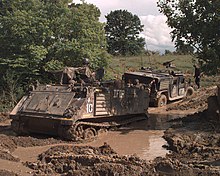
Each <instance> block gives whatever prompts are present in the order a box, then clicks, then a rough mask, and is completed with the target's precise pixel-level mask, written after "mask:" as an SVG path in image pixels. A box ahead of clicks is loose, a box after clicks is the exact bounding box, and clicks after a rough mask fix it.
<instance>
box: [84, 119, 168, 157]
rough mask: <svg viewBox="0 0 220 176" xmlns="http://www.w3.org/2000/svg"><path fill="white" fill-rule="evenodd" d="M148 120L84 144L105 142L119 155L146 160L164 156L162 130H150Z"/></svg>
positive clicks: (101, 143) (97, 144) (95, 145)
mask: <svg viewBox="0 0 220 176" xmlns="http://www.w3.org/2000/svg"><path fill="white" fill-rule="evenodd" d="M149 128H150V126H149V122H148V121H140V122H137V123H134V124H132V125H130V126H127V127H123V128H120V129H117V130H114V131H109V132H108V133H106V134H103V135H102V136H100V137H98V139H97V140H95V141H92V142H90V143H86V145H91V146H94V147H98V146H101V145H103V144H104V142H106V143H107V144H109V145H110V146H111V147H112V149H114V150H115V151H116V152H117V153H118V154H120V155H134V154H135V155H137V156H138V157H140V158H142V159H146V160H152V159H154V158H155V157H158V156H165V155H166V153H167V152H168V151H167V150H166V149H164V148H163V147H162V146H163V145H165V144H166V141H165V140H164V139H163V138H162V136H163V132H164V131H163V130H150V129H149Z"/></svg>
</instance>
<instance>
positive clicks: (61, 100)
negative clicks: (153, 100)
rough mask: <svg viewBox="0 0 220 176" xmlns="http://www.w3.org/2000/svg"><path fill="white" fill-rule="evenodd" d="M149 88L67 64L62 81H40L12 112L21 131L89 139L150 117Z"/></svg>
mask: <svg viewBox="0 0 220 176" xmlns="http://www.w3.org/2000/svg"><path fill="white" fill-rule="evenodd" d="M148 104H149V92H148V91H147V90H145V89H143V88H139V87H128V86H126V85H124V84H123V83H122V81H120V80H119V81H115V80H111V81H106V82H97V81H96V80H94V78H93V77H92V74H91V72H90V71H89V70H88V68H85V67H80V68H72V67H68V68H65V69H64V71H63V73H62V78H61V82H60V84H59V85H39V86H38V87H36V89H35V90H33V91H30V92H29V94H28V95H25V96H24V97H23V98H22V99H21V100H20V101H19V103H18V104H17V105H16V106H15V108H14V109H13V110H12V112H11V113H10V118H11V119H12V122H11V126H12V129H13V130H14V131H15V132H16V133H17V134H28V133H42V134H49V135H56V136H60V137H61V138H64V139H67V140H85V139H91V138H94V137H95V136H97V135H98V134H99V133H101V132H103V131H106V130H108V129H109V128H112V127H118V126H121V125H125V124H128V123H131V122H134V121H138V120H142V119H146V118H147V108H148Z"/></svg>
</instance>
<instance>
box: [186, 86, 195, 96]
mask: <svg viewBox="0 0 220 176" xmlns="http://www.w3.org/2000/svg"><path fill="white" fill-rule="evenodd" d="M193 94H194V89H193V88H192V87H188V88H187V89H186V96H187V97H189V96H192V95H193Z"/></svg>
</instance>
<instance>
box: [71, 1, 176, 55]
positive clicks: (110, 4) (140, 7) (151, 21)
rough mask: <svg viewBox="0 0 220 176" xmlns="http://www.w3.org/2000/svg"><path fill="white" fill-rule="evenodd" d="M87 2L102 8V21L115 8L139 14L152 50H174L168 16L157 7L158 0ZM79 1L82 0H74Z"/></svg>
mask: <svg viewBox="0 0 220 176" xmlns="http://www.w3.org/2000/svg"><path fill="white" fill-rule="evenodd" d="M85 1H86V2H87V3H90V4H94V5H96V6H97V7H98V8H99V9H100V10H101V17H100V21H101V22H105V21H106V19H105V16H106V15H107V14H109V13H110V12H111V11H114V10H119V9H122V10H127V11H129V12H131V13H132V14H134V15H137V16H139V18H140V20H141V22H142V24H143V25H144V32H143V33H142V34H141V36H142V37H144V38H145V39H146V43H147V48H148V49H150V50H159V51H160V52H163V51H164V50H165V49H168V50H171V51H173V50H174V44H173V43H172V42H171V38H170V34H169V33H170V31H171V29H170V28H168V26H167V24H166V23H165V22H166V17H165V16H164V15H161V14H160V13H159V11H158V8H157V1H158V0H110V1H103V0H85ZM73 2H75V3H79V2H80V0H73Z"/></svg>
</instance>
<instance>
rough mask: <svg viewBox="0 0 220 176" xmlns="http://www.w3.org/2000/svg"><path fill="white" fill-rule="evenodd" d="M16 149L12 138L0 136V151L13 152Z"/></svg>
mask: <svg viewBox="0 0 220 176" xmlns="http://www.w3.org/2000/svg"><path fill="white" fill-rule="evenodd" d="M16 147H17V145H16V144H15V142H14V141H13V139H12V137H10V136H6V135H3V134H0V150H8V151H14V150H15V149H16Z"/></svg>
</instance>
